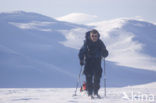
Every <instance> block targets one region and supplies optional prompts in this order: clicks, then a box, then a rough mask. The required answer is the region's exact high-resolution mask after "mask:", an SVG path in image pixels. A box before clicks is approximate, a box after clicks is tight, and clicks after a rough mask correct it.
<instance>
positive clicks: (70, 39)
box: [0, 11, 156, 88]
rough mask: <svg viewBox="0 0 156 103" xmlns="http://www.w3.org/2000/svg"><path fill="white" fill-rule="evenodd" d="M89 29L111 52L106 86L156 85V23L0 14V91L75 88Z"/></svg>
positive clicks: (20, 13) (34, 14)
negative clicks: (96, 32)
mask: <svg viewBox="0 0 156 103" xmlns="http://www.w3.org/2000/svg"><path fill="white" fill-rule="evenodd" d="M91 28H96V29H98V30H99V31H100V34H101V39H102V40H103V41H104V43H105V44H106V46H107V49H108V50H109V53H110V55H109V57H108V58H107V59H106V60H107V62H106V72H107V86H108V87H125V86H131V85H133V86H134V85H143V84H147V83H152V82H156V71H155V70H156V59H155V58H156V54H155V52H156V48H155V44H156V42H155V39H156V36H155V34H156V26H155V25H154V24H152V23H150V22H147V21H140V20H135V19H123V18H122V19H115V20H110V21H102V22H97V23H91V24H88V25H87V26H85V25H78V24H73V23H68V22H62V21H57V20H55V19H53V18H50V17H47V16H44V15H41V14H37V13H30V12H23V11H19V12H12V13H0V87H1V88H18V87H23V88H27V87H29V88H37V87H39V88H45V87H46V88H47V87H49V88H50V87H64V88H65V87H75V83H76V79H77V75H78V73H79V70H80V66H79V60H78V49H79V48H80V47H81V46H82V44H83V40H84V37H85V36H84V34H85V32H86V31H88V30H90V29H91ZM101 83H102V84H103V82H101Z"/></svg>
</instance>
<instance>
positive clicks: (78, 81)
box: [73, 66, 83, 96]
mask: <svg viewBox="0 0 156 103" xmlns="http://www.w3.org/2000/svg"><path fill="white" fill-rule="evenodd" d="M82 67H83V66H81V70H80V73H79V76H78V79H77V83H76V89H75V94H73V96H76V93H77V88H78V86H79V83H80V76H81V73H82Z"/></svg>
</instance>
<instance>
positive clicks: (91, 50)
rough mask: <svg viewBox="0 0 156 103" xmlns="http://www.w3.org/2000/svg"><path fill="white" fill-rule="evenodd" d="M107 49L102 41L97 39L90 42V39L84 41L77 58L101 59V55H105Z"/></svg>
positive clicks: (106, 54) (81, 59)
mask: <svg viewBox="0 0 156 103" xmlns="http://www.w3.org/2000/svg"><path fill="white" fill-rule="evenodd" d="M107 56H108V51H107V49H106V47H105V45H104V43H103V42H102V41H101V40H100V39H98V40H97V41H96V42H92V41H91V40H86V41H84V45H83V46H82V48H81V49H80V51H79V59H80V61H83V60H84V59H85V60H86V61H87V60H91V59H101V58H102V57H107Z"/></svg>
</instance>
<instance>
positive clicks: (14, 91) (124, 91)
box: [0, 83, 156, 103]
mask: <svg viewBox="0 0 156 103" xmlns="http://www.w3.org/2000/svg"><path fill="white" fill-rule="evenodd" d="M151 85H152V86H146V85H140V86H135V87H124V88H107V96H106V97H105V96H104V89H103V88H101V89H100V92H99V94H100V95H101V97H102V99H97V98H95V99H92V100H91V99H90V98H88V96H87V94H86V92H79V89H78V92H77V96H73V94H74V91H75V88H5V89H0V103H156V88H155V87H153V85H156V83H151Z"/></svg>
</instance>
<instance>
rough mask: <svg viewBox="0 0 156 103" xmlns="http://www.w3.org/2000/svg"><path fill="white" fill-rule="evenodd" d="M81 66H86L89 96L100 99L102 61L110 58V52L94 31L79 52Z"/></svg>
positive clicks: (87, 35)
mask: <svg viewBox="0 0 156 103" xmlns="http://www.w3.org/2000/svg"><path fill="white" fill-rule="evenodd" d="M78 56H79V59H80V65H81V66H83V65H84V72H83V73H84V74H85V77H86V87H87V93H88V96H91V98H94V97H93V93H94V95H95V96H97V97H98V98H100V95H99V94H98V91H99V89H100V79H101V76H102V67H101V59H102V57H104V58H106V57H107V56H108V51H107V49H106V47H105V45H104V43H103V42H102V40H100V34H99V32H98V31H97V30H95V29H93V30H91V31H88V32H87V33H86V40H85V41H84V44H83V46H82V48H81V49H80V51H79V54H78Z"/></svg>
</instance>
